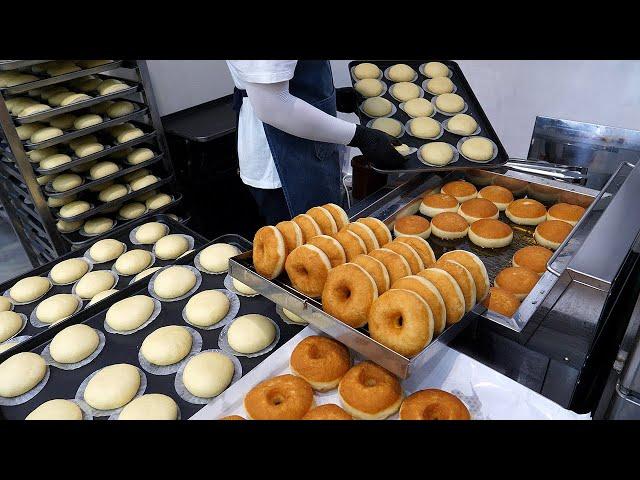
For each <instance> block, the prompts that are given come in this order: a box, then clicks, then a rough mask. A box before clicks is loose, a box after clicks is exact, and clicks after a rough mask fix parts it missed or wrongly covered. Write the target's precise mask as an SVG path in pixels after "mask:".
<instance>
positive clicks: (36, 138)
mask: <svg viewBox="0 0 640 480" xmlns="http://www.w3.org/2000/svg"><path fill="white" fill-rule="evenodd" d="M63 133H64V132H63V131H62V130H60V129H59V128H53V127H44V128H41V129H40V130H37V131H36V132H35V133H34V134H33V135H31V138H30V140H31V143H40V142H44V141H46V140H51V139H52V138H55V137H59V136H60V135H62V134H63Z"/></svg>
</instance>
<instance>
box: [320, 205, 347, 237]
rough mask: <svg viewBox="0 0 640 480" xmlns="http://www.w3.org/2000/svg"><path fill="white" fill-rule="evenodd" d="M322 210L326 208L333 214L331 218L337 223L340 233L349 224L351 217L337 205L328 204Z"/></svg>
mask: <svg viewBox="0 0 640 480" xmlns="http://www.w3.org/2000/svg"><path fill="white" fill-rule="evenodd" d="M322 208H324V209H325V210H327V211H328V212H329V213H330V214H331V216H332V217H333V219H334V220H335V222H336V227H337V228H338V231H340V230H341V229H342V228H344V227H345V226H346V225H347V223H349V217H348V216H347V212H345V211H344V209H343V208H342V207H341V206H339V205H336V204H335V203H327V204H325V205H322Z"/></svg>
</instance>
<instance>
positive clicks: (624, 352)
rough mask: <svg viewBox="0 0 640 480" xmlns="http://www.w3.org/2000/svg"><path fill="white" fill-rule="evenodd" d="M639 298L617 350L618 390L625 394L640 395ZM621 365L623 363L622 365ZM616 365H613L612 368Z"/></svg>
mask: <svg viewBox="0 0 640 480" xmlns="http://www.w3.org/2000/svg"><path fill="white" fill-rule="evenodd" d="M639 326H640V298H639V299H638V300H637V302H636V305H635V308H634V310H633V313H632V314H631V320H630V321H629V327H628V328H627V335H625V338H624V340H623V343H622V345H621V347H620V351H619V352H618V358H617V362H618V364H619V365H618V371H619V372H620V379H619V382H618V387H619V390H620V391H622V392H623V393H624V394H625V395H635V396H637V397H640V330H639V328H638V327H639ZM622 365H624V366H623V367H622ZM615 367H616V366H615V365H614V368H615ZM639 418H640V416H639Z"/></svg>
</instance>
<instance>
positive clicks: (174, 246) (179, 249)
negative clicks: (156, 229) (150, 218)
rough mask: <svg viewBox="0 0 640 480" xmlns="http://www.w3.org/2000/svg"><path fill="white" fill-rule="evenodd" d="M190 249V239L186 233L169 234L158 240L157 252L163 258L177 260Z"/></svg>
mask: <svg viewBox="0 0 640 480" xmlns="http://www.w3.org/2000/svg"><path fill="white" fill-rule="evenodd" d="M187 250H189V241H188V240H187V239H186V238H185V236H184V235H177V234H175V235H167V236H165V237H162V238H161V239H160V240H158V241H157V242H156V247H155V254H156V256H157V257H158V258H160V259H161V260H175V259H176V258H178V257H179V256H180V255H182V254H183V253H184V252H186V251H187Z"/></svg>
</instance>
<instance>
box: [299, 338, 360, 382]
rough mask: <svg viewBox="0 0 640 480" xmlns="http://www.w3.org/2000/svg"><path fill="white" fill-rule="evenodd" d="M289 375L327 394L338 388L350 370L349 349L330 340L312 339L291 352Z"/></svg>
mask: <svg viewBox="0 0 640 480" xmlns="http://www.w3.org/2000/svg"><path fill="white" fill-rule="evenodd" d="M289 364H290V366H291V372H292V373H293V374H294V375H297V376H299V377H302V378H304V379H305V380H306V381H307V382H309V385H311V387H312V388H313V389H314V390H317V391H319V392H326V391H328V390H332V389H334V388H336V387H337V386H338V384H339V383H340V379H341V378H342V377H343V376H344V374H345V373H347V371H348V370H349V369H350V368H351V357H350V356H349V349H348V348H347V347H345V346H344V345H342V344H341V343H340V342H337V341H335V340H333V339H332V338H328V337H322V336H320V335H312V336H310V337H307V338H305V339H304V340H302V341H301V342H300V343H298V345H296V348H294V349H293V352H291V358H290V359H289Z"/></svg>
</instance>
